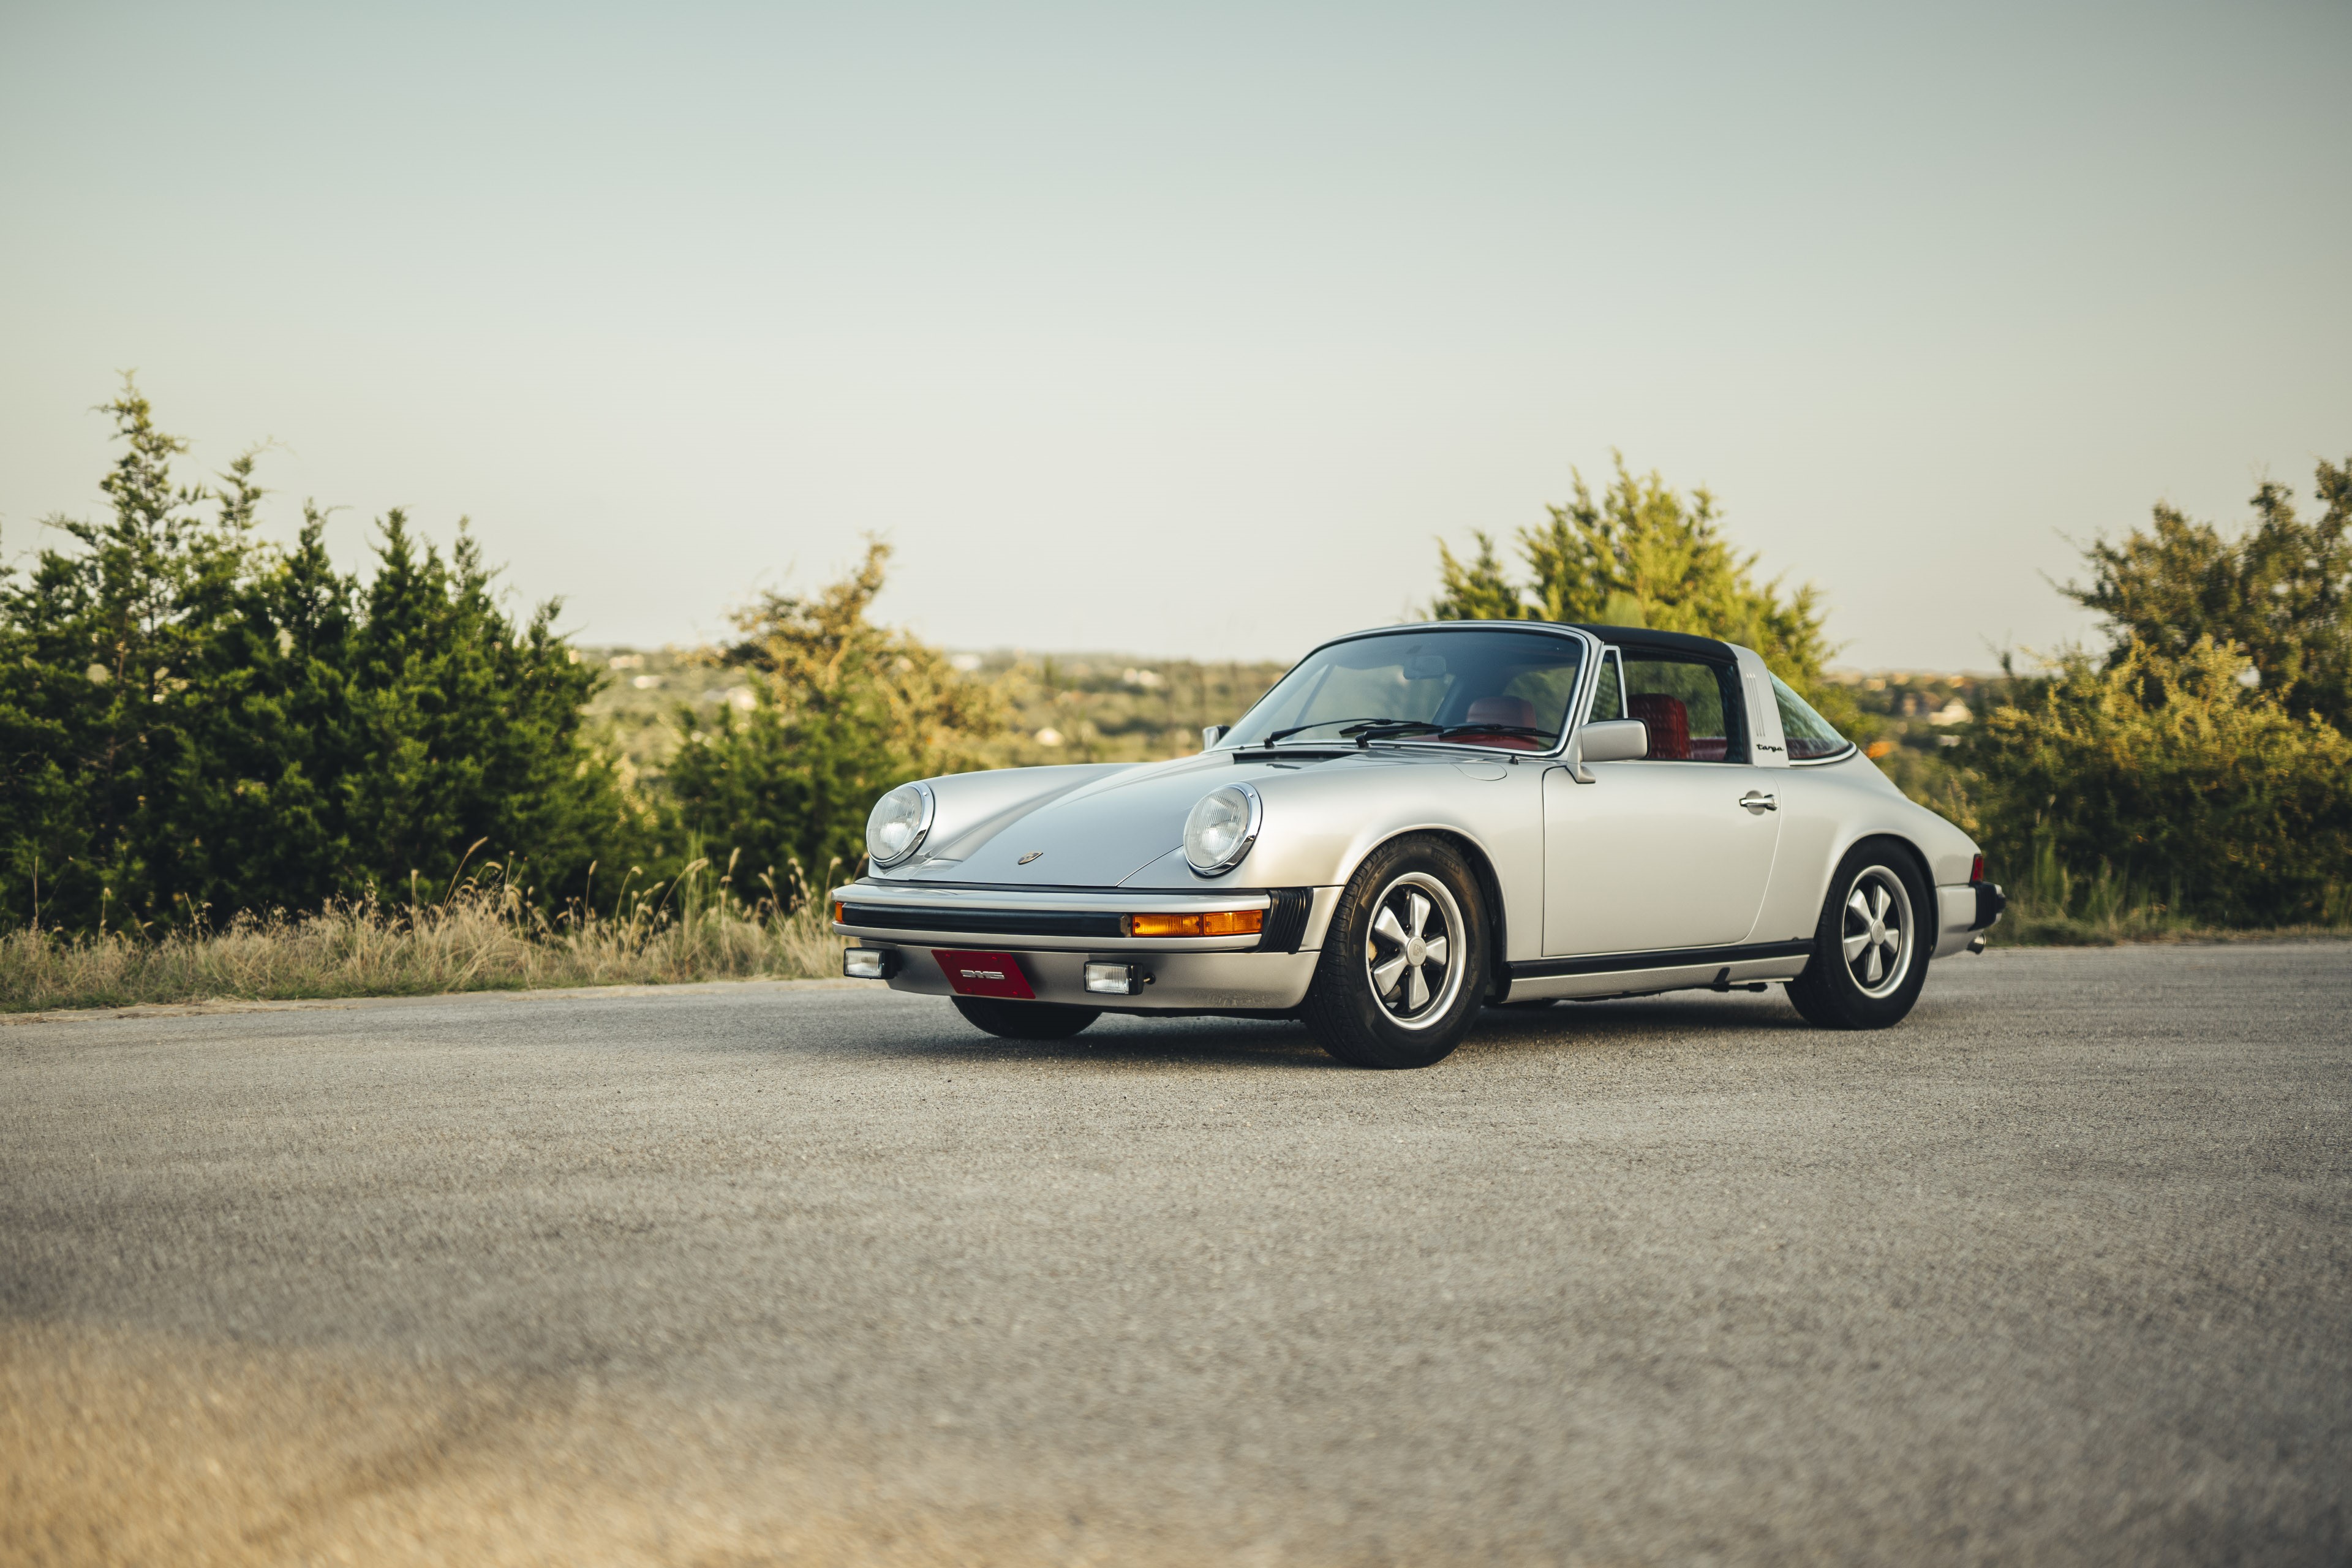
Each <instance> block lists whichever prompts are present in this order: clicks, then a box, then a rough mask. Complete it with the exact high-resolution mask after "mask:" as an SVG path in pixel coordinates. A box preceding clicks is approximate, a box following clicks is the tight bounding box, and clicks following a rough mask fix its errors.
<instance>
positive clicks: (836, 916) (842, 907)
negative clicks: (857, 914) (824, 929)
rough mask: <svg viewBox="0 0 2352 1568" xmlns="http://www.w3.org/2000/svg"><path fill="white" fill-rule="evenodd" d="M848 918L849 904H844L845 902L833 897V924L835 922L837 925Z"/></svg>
mask: <svg viewBox="0 0 2352 1568" xmlns="http://www.w3.org/2000/svg"><path fill="white" fill-rule="evenodd" d="M848 918H849V906H848V905H846V904H845V903H843V902H842V901H841V900H839V899H835V900H833V922H834V924H835V925H839V924H841V923H842V922H843V921H846V920H847V919H848Z"/></svg>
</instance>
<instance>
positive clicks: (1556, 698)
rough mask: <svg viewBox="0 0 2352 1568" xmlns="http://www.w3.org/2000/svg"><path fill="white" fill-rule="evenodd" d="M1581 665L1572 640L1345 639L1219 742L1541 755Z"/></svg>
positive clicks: (1293, 675) (1295, 673)
mask: <svg viewBox="0 0 2352 1568" xmlns="http://www.w3.org/2000/svg"><path fill="white" fill-rule="evenodd" d="M1583 658H1584V645H1583V643H1582V642H1580V641H1579V640H1578V639H1576V638H1574V637H1556V636H1553V635H1551V634H1549V633H1546V632H1528V631H1507V630H1504V629H1501V628H1499V627H1498V628H1496V630H1493V631H1487V630H1485V629H1483V628H1481V629H1478V630H1461V629H1450V628H1449V629H1447V630H1444V631H1437V630H1423V631H1401V632H1377V633H1374V634H1373V635H1372V636H1370V637H1352V638H1350V639H1349V640H1348V641H1346V642H1342V643H1334V644H1332V645H1331V646H1330V647H1324V648H1318V649H1317V650H1316V651H1315V652H1313V653H1311V654H1309V655H1307V659H1306V662H1305V663H1303V664H1301V665H1300V666H1299V667H1298V668H1297V669H1294V670H1292V671H1291V672H1290V673H1289V674H1288V675H1286V676H1285V677H1284V678H1283V680H1282V684H1280V685H1279V686H1276V688H1275V689H1273V690H1271V691H1269V692H1267V693H1266V694H1265V696H1264V697H1263V698H1260V699H1259V700H1258V703H1257V706H1256V707H1255V708H1252V709H1251V710H1249V711H1248V712H1247V713H1246V714H1244V716H1243V718H1242V721H1241V722H1240V723H1238V724H1236V725H1234V729H1233V732H1232V734H1230V735H1229V736H1227V737H1226V739H1225V742H1224V744H1226V745H1229V746H1264V745H1279V744H1284V743H1290V744H1318V743H1319V744H1322V745H1329V744H1330V743H1331V742H1335V741H1339V742H1348V741H1372V740H1443V741H1450V742H1457V743H1459V744H1462V745H1467V746H1500V747H1504V748H1507V749H1508V750H1512V751H1520V752H1548V751H1549V750H1551V748H1552V747H1553V745H1555V744H1556V743H1557V742H1559V732H1560V728H1561V726H1562V725H1563V724H1565V723H1566V722H1567V720H1568V705H1569V703H1570V700H1572V699H1573V698H1574V697H1575V695H1576V674H1577V669H1578V668H1579V666H1580V663H1581V662H1582V660H1583Z"/></svg>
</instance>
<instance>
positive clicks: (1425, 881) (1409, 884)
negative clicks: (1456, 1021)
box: [1364, 871, 1462, 1029]
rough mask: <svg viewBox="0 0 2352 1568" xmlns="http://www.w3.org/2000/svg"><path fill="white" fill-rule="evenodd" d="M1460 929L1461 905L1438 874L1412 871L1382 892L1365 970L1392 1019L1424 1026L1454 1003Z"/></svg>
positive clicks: (1369, 934) (1367, 943)
mask: <svg viewBox="0 0 2352 1568" xmlns="http://www.w3.org/2000/svg"><path fill="white" fill-rule="evenodd" d="M1461 930H1462V910H1461V908H1460V907H1459V906H1458V905H1457V904H1455V903H1454V894H1453V893H1452V892H1451V891H1450V890H1449V889H1447V888H1446V886H1445V884H1444V883H1443V882H1441V881H1439V880H1438V879H1436V878H1434V877H1430V876H1424V875H1423V874H1422V873H1421V872H1418V871H1409V872H1407V873H1406V874H1405V875H1403V876H1402V877H1399V878H1398V879H1396V880H1395V881H1393V882H1391V883H1390V884H1389V886H1388V887H1387V888H1386V889H1383V890H1382V892H1381V896H1380V900H1379V902H1378V903H1377V905H1376V906H1375V908H1374V910H1373V913H1372V924H1371V930H1370V931H1368V932H1366V933H1365V939H1364V973H1365V976H1366V978H1368V979H1369V980H1370V982H1371V985H1372V994H1373V996H1374V997H1376V998H1377V999H1378V1000H1379V1002H1380V1005H1381V1009H1382V1010H1383V1011H1384V1012H1386V1013H1387V1014H1388V1016H1390V1017H1391V1018H1392V1019H1394V1020H1395V1021H1396V1022H1397V1023H1399V1024H1402V1025H1403V1026H1405V1027H1406V1028H1409V1029H1411V1028H1420V1027H1423V1026H1426V1025H1429V1024H1432V1023H1434V1022H1436V1020H1437V1019H1438V1018H1439V1017H1441V1016H1444V1013H1445V1012H1446V1010H1447V1009H1448V1008H1450V1007H1451V1006H1452V1005H1454V997H1455V995H1456V994H1459V993H1460V991H1461V989H1462V974H1461V965H1460V964H1459V963H1455V962H1454V959H1455V954H1456V950H1457V946H1458V944H1459V942H1460V941H1461V934H1460V933H1461Z"/></svg>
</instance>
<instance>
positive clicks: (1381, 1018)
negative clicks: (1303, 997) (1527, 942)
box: [1298, 836, 1488, 1068]
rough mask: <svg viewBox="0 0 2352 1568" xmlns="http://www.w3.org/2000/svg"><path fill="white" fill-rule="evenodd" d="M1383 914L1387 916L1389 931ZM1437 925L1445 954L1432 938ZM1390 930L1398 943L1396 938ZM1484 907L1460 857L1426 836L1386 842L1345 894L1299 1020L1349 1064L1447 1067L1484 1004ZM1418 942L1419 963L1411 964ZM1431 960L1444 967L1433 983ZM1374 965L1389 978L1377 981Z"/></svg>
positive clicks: (1334, 913)
mask: <svg viewBox="0 0 2352 1568" xmlns="http://www.w3.org/2000/svg"><path fill="white" fill-rule="evenodd" d="M1416 897H1418V898H1419V899H1420V900H1422V901H1423V906H1425V907H1423V909H1422V910H1420V911H1419V921H1420V923H1419V925H1418V926H1417V928H1416V929H1415V930H1414V931H1412V932H1406V930H1405V928H1406V926H1407V925H1408V923H1410V922H1411V921H1412V920H1413V919H1414V910H1413V906H1412V900H1413V899H1414V898H1416ZM1383 910H1386V911H1388V913H1389V914H1390V915H1391V921H1390V922H1388V923H1387V924H1383V922H1382V921H1381V913H1382V911H1383ZM1441 926H1442V928H1443V929H1442V930H1441V931H1440V935H1441V936H1442V938H1443V940H1444V952H1443V955H1442V957H1441V956H1440V954H1439V952H1438V947H1437V942H1435V941H1434V940H1433V939H1432V938H1431V937H1430V935H1429V933H1430V931H1432V930H1433V929H1437V928H1438V927H1441ZM1390 929H1394V930H1396V931H1399V932H1400V933H1401V936H1400V937H1398V938H1392V937H1391V936H1390V935H1389V934H1387V933H1388V931H1389V930H1390ZM1486 931H1487V921H1486V899H1485V897H1484V896H1483V895H1482V894H1481V893H1480V891H1479V888H1478V878H1477V874H1476V873H1475V872H1474V871H1473V870H1471V868H1470V863H1469V862H1468V861H1467V860H1465V858H1463V856H1462V852H1461V851H1460V850H1458V849H1456V848H1455V847H1454V846H1453V845H1452V844H1450V843H1448V842H1447V841H1445V840H1444V839H1443V838H1437V837H1426V836H1416V837H1408V838H1400V839H1396V840H1394V841H1393V842H1391V843H1388V844H1383V845H1381V847H1379V848H1378V849H1375V850H1374V851H1372V853H1371V854H1370V856H1369V857H1367V858H1365V861H1364V863H1363V865H1362V866H1360V867H1359V868H1357V871H1356V875H1355V876H1354V878H1353V879H1350V880H1349V883H1348V886H1347V889H1346V890H1345V891H1344V892H1342V893H1341V894H1340V895H1339V907H1338V908H1337V909H1336V910H1333V911H1332V914H1331V929H1330V931H1328V932H1327V933H1326V934H1325V936H1324V938H1323V956H1322V957H1321V959H1319V960H1318V962H1317V963H1316V965H1315V979H1314V982H1313V983H1312V984H1309V985H1308V987H1307V1001H1306V1003H1305V1004H1304V1005H1302V1006H1301V1007H1300V1008H1299V1010H1298V1016H1299V1018H1300V1019H1301V1021H1303V1022H1304V1023H1305V1024H1306V1026H1307V1028H1308V1030H1309V1031H1311V1032H1312V1033H1313V1034H1314V1036H1315V1038H1316V1040H1317V1042H1318V1043H1319V1044H1320V1045H1321V1046H1322V1047H1323V1048H1324V1049H1325V1050H1327V1051H1328V1052H1330V1053H1331V1054H1332V1055H1333V1056H1335V1057H1337V1058H1339V1059H1340V1060H1341V1061H1343V1062H1346V1063H1348V1064H1349V1066H1351V1067H1360V1068H1425V1067H1427V1066H1429V1065H1430V1064H1431V1063H1433V1062H1437V1061H1443V1060H1444V1058H1445V1057H1446V1056H1447V1055H1448V1054H1449V1053H1450V1052H1452V1050H1453V1049H1454V1047H1455V1046H1457V1045H1460V1044H1461V1043H1462V1037H1463V1036H1465V1035H1466V1034H1468V1033H1469V1032H1470V1026H1471V1025H1472V1024H1474V1023H1475V1022H1477V1018H1478V1009H1479V1008H1480V1007H1481V1006H1482V1005H1485V1003H1486V982H1487V973H1486V967H1487V965H1486V954H1487V951H1488V949H1487V938H1486ZM1414 940H1418V941H1419V942H1420V943H1421V946H1420V948H1419V950H1418V951H1420V952H1421V953H1422V956H1421V957H1420V958H1419V959H1418V960H1415V959H1413V958H1412V952H1413V951H1415V950H1414V949H1413V948H1412V942H1413V941H1414ZM1433 963H1435V964H1438V965H1439V970H1438V973H1436V975H1435V976H1432V974H1431V973H1430V968H1431V965H1432V964H1433ZM1376 966H1377V973H1379V974H1382V975H1387V976H1389V978H1388V979H1387V980H1385V981H1383V980H1381V979H1380V978H1376ZM1416 975H1417V976H1418V977H1419V990H1418V991H1417V992H1416V991H1415V989H1414V977H1415V976H1416ZM1384 985H1385V987H1386V989H1385V991H1384V990H1383V986H1384Z"/></svg>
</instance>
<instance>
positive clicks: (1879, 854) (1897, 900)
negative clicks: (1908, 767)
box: [1789, 840, 1936, 1029]
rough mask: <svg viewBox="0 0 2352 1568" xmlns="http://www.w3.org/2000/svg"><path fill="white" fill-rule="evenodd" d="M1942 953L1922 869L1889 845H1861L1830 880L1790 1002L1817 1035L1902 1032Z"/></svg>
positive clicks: (1932, 896)
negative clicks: (1934, 958)
mask: <svg viewBox="0 0 2352 1568" xmlns="http://www.w3.org/2000/svg"><path fill="white" fill-rule="evenodd" d="M1856 900H1860V902H1859V903H1857V902H1856ZM1850 946H1851V948H1852V949H1853V951H1851V952H1850V951H1849V947H1850ZM1935 947H1936V900H1935V892H1934V890H1933V889H1930V888H1929V887H1928V886H1927V879H1926V878H1925V877H1923V876H1922V875H1921V874H1920V872H1919V863H1918V862H1917V861H1916V860H1915V859H1913V858H1911V856H1910V855H1909V853H1908V852H1906V850H1904V849H1902V848H1901V847H1898V846H1896V845H1893V844H1889V843H1886V842H1885V841H1883V840H1879V841H1866V842H1864V843H1861V844H1857V845H1855V846H1854V847H1853V848H1852V849H1850V850H1848V851H1847V852H1846V856H1845V858H1844V859H1843V860H1841V861H1839V862H1838V868H1837V874H1836V875H1835V876H1833V877H1832V878H1831V879H1830V890H1829V897H1828V898H1827V899H1825V900H1822V918H1821V921H1820V922H1819V923H1818V924H1817V925H1816V926H1815V927H1814V929H1813V956H1812V960H1811V962H1810V963H1807V964H1806V965H1805V972H1804V973H1802V974H1800V975H1799V976H1797V978H1796V979H1794V980H1791V981H1790V982H1789V1000H1790V1002H1791V1003H1793V1004H1795V1005H1796V1009H1797V1011H1798V1012H1800V1013H1801V1014H1803V1015H1804V1018H1805V1021H1806V1022H1807V1023H1809V1024H1811V1025H1812V1026H1814V1027H1816V1028H1821V1029H1884V1028H1886V1027H1888V1026H1892V1025H1895V1024H1899V1023H1901V1022H1902V1021H1903V1019H1904V1016H1906V1014H1908V1013H1909V1012H1910V1011H1911V1006H1912V1004H1913V1003H1915V1002H1916V1001H1918V1000H1919V988H1920V987H1921V986H1923V985H1925V984H1927V960H1928V958H1929V956H1930V955H1931V954H1932V953H1933V952H1934V951H1935ZM1890 949H1891V950H1892V951H1891V952H1890ZM1874 961H1875V962H1874Z"/></svg>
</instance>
